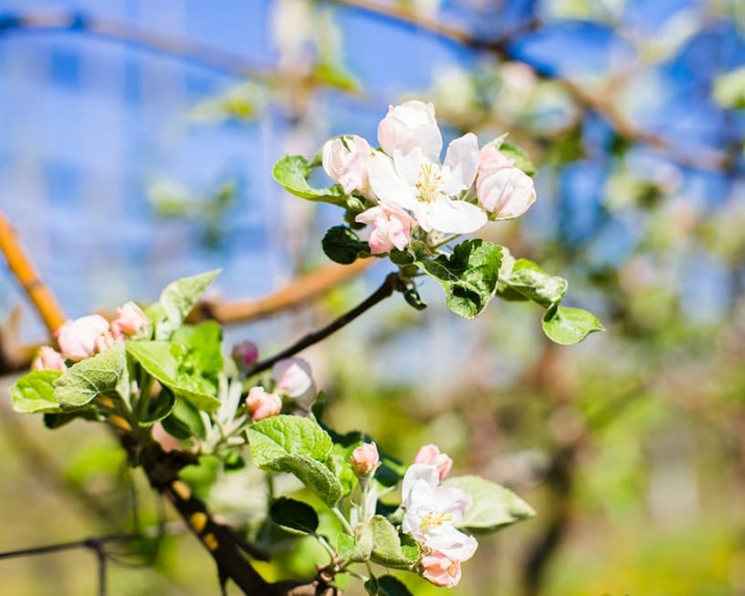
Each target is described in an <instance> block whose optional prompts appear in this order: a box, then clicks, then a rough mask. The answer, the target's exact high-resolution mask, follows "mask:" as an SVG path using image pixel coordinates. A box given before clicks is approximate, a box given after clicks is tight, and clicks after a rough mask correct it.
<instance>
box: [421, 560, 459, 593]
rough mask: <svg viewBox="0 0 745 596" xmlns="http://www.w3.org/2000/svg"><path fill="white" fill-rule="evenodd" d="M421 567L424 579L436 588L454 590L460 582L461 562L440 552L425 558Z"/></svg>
mask: <svg viewBox="0 0 745 596" xmlns="http://www.w3.org/2000/svg"><path fill="white" fill-rule="evenodd" d="M420 566H421V570H420V572H421V575H422V577H423V578H424V579H426V580H427V581H428V582H430V583H432V584H434V585H435V586H439V587H441V588H452V587H453V586H455V585H457V584H458V582H459V581H460V575H461V571H460V561H458V560H457V559H451V558H450V557H448V556H446V555H444V554H442V553H441V552H439V551H434V552H432V553H430V554H428V555H425V556H423V557H422V560H421V562H420Z"/></svg>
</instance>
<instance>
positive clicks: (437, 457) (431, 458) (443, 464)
mask: <svg viewBox="0 0 745 596" xmlns="http://www.w3.org/2000/svg"><path fill="white" fill-rule="evenodd" d="M414 463H415V464H426V465H428V466H435V467H436V468H437V473H438V474H439V476H440V481H442V480H444V479H445V477H446V476H447V475H448V474H449V473H450V469H451V468H452V467H453V460H452V459H451V458H450V457H449V456H448V455H447V454H445V453H442V452H441V451H440V448H439V447H438V446H437V445H433V444H431V443H430V444H429V445H425V446H424V447H422V448H421V449H419V451H418V452H417V454H416V457H415V458H414Z"/></svg>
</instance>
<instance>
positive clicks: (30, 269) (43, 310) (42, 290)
mask: <svg viewBox="0 0 745 596" xmlns="http://www.w3.org/2000/svg"><path fill="white" fill-rule="evenodd" d="M0 252H2V254H3V255H4V256H5V260H6V261H7V262H8V268H9V269H10V272H11V273H12V274H13V275H14V276H15V278H16V279H17V280H18V283H19V285H20V286H21V289H22V290H23V291H24V292H25V293H26V295H27V296H28V297H29V300H31V303H32V304H33V305H34V307H35V308H36V310H37V312H38V313H39V315H40V316H41V318H42V320H43V321H44V325H45V326H46V328H47V329H48V330H49V334H50V336H51V335H52V334H53V333H54V332H55V331H56V330H57V329H58V328H59V327H60V325H62V323H64V322H65V314H64V313H63V312H62V308H61V307H60V306H59V304H58V303H57V299H56V298H55V297H54V295H53V294H52V292H51V291H50V290H49V288H48V287H47V286H46V284H44V282H43V281H42V280H41V277H39V274H38V273H37V272H36V270H35V269H34V266H33V265H32V264H31V260H30V259H29V258H28V256H27V255H26V253H25V251H24V250H23V247H22V246H21V244H20V243H19V242H18V238H17V236H16V232H15V230H14V229H13V227H12V226H11V225H10V221H8V219H7V217H6V216H5V214H4V213H3V212H2V211H0Z"/></svg>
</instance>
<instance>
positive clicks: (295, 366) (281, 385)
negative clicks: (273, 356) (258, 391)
mask: <svg viewBox="0 0 745 596" xmlns="http://www.w3.org/2000/svg"><path fill="white" fill-rule="evenodd" d="M312 375H313V373H312V371H311V368H310V364H308V363H307V362H306V361H305V360H303V359H302V358H286V359H284V360H280V361H279V362H277V363H276V364H275V365H274V366H273V367H272V379H274V382H275V383H276V385H275V387H274V390H275V391H276V392H277V393H280V394H281V395H284V396H285V397H288V398H290V399H292V400H294V401H296V402H298V403H299V404H300V405H306V406H310V405H311V404H312V403H313V401H314V400H315V398H316V385H315V383H314V382H313V376H312Z"/></svg>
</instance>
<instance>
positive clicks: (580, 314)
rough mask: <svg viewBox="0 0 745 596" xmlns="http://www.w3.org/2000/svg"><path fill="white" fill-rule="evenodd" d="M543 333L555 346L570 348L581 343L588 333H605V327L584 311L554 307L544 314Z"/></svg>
mask: <svg viewBox="0 0 745 596" xmlns="http://www.w3.org/2000/svg"><path fill="white" fill-rule="evenodd" d="M543 331H544V333H545V334H546V335H547V336H548V337H549V339H551V340H552V341H554V342H556V343H557V344H561V345H564V346H570V345H572V344H576V343H579V342H581V341H582V340H583V339H585V338H586V337H587V336H588V335H589V334H590V333H594V332H596V331H605V327H603V325H602V324H601V323H600V321H599V320H598V318H597V317H596V316H595V315H593V314H592V313H589V312H587V311H586V310H582V309H581V308H570V307H567V306H556V307H554V308H550V309H548V310H547V311H546V313H545V314H544V316H543Z"/></svg>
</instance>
